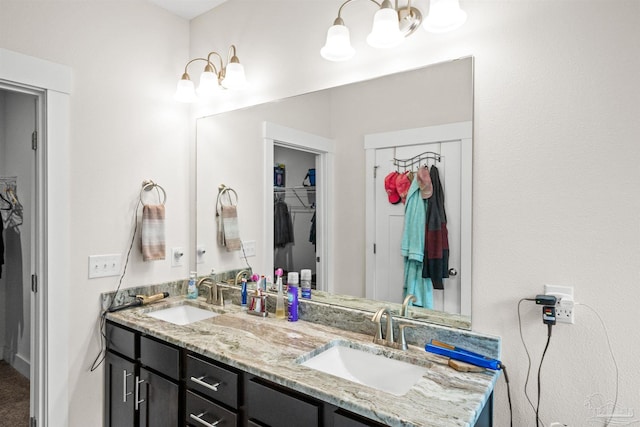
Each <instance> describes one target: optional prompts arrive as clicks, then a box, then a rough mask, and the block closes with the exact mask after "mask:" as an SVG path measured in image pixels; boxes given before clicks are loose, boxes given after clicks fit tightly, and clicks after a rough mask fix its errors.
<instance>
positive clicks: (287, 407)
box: [247, 379, 321, 427]
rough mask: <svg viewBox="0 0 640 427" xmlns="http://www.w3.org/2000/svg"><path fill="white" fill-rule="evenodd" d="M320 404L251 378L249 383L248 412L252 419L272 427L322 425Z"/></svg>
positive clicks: (311, 426)
mask: <svg viewBox="0 0 640 427" xmlns="http://www.w3.org/2000/svg"><path fill="white" fill-rule="evenodd" d="M320 405H321V402H315V401H312V400H311V399H308V400H302V398H300V397H298V396H295V395H293V394H292V393H285V392H284V391H282V390H278V389H275V388H272V387H270V386H266V385H263V384H261V383H258V382H256V381H255V380H253V379H252V380H250V381H248V383H247V414H248V416H249V419H250V420H254V421H257V422H258V423H261V424H266V425H268V426H271V427H294V426H299V427H313V426H319V425H320V413H321V411H320Z"/></svg>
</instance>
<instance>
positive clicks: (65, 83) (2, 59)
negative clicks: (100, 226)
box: [0, 48, 72, 427]
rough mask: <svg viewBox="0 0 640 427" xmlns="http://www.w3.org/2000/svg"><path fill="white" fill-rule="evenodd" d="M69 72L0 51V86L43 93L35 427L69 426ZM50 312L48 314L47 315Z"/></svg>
mask: <svg viewBox="0 0 640 427" xmlns="http://www.w3.org/2000/svg"><path fill="white" fill-rule="evenodd" d="M71 81H72V79H71V69H70V68H69V67H66V66H64V65H59V64H55V63H53V62H49V61H45V60H42V59H39V58H34V57H31V56H28V55H23V54H21V53H17V52H13V51H10V50H7V49H2V48H0V83H6V84H7V85H11V86H17V87H23V88H29V89H34V90H39V91H41V92H42V93H43V94H42V98H41V99H42V100H43V102H42V105H41V112H42V114H41V118H40V123H41V132H40V136H39V141H38V144H39V146H38V150H37V151H36V176H37V178H36V187H35V191H36V195H35V197H36V205H37V206H38V211H37V212H36V223H37V225H36V227H37V229H38V230H39V233H38V236H36V239H35V245H36V248H37V249H36V250H37V252H36V259H37V261H36V265H35V270H34V272H33V273H34V274H36V275H37V277H38V292H36V293H34V299H33V301H34V303H33V304H32V319H33V318H34V317H33V316H36V319H37V322H36V323H35V328H34V336H33V337H32V343H34V342H35V347H36V348H35V351H34V348H33V347H34V345H32V352H31V363H32V364H34V363H35V364H36V371H37V374H36V376H37V378H36V381H37V384H38V385H39V387H38V389H39V390H38V393H37V395H36V396H35V400H36V405H35V408H32V411H34V413H32V414H31V416H32V417H35V418H36V420H37V425H38V426H41V427H42V426H47V425H52V426H54V425H68V424H69V357H68V351H69V327H68V325H69V319H68V312H69V310H68V306H69V303H68V300H69V283H70V274H69V259H70V250H69V249H70V246H69V231H70V226H69V212H70V194H69V193H70V191H69V182H70V180H69V152H70V150H69V138H70V131H69V117H70V112H69V94H70V93H71ZM50 307H51V309H49V308H50Z"/></svg>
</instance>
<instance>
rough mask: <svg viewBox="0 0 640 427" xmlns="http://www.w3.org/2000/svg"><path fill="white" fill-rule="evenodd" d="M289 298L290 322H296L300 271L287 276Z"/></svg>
mask: <svg viewBox="0 0 640 427" xmlns="http://www.w3.org/2000/svg"><path fill="white" fill-rule="evenodd" d="M287 300H288V303H289V304H288V306H289V307H288V308H289V317H288V319H289V322H296V321H297V320H298V273H297V272H295V271H293V272H291V273H289V275H288V276H287Z"/></svg>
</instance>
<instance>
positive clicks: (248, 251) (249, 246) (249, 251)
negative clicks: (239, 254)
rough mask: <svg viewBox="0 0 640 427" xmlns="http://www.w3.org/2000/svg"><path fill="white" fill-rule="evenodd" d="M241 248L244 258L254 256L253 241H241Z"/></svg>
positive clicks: (254, 244) (254, 243) (254, 242)
mask: <svg viewBox="0 0 640 427" xmlns="http://www.w3.org/2000/svg"><path fill="white" fill-rule="evenodd" d="M242 247H243V248H244V256H246V257H250V256H256V241H255V240H243V241H242Z"/></svg>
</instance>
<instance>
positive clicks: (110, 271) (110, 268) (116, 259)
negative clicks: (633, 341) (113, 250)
mask: <svg viewBox="0 0 640 427" xmlns="http://www.w3.org/2000/svg"><path fill="white" fill-rule="evenodd" d="M121 257H122V256H121V255H120V254H111V255H90V256H89V279H95V278H97V277H109V276H117V275H119V274H120V266H121V260H120V258H121Z"/></svg>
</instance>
